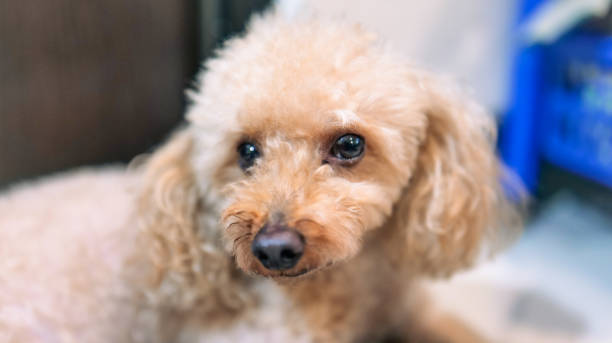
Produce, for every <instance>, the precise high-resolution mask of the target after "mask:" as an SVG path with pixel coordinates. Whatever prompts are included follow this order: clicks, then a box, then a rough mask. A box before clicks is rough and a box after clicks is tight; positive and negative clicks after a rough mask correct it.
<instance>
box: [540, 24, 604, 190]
mask: <svg viewBox="0 0 612 343" xmlns="http://www.w3.org/2000/svg"><path fill="white" fill-rule="evenodd" d="M544 60H545V61H547V63H546V64H545V68H544V72H545V83H544V85H545V86H544V89H543V96H544V98H545V100H544V102H543V104H542V108H541V116H540V118H539V125H538V127H539V131H540V135H539V136H538V140H539V141H538V144H537V145H538V146H539V150H540V153H541V154H542V157H544V158H545V159H547V160H549V161H550V162H552V163H554V164H557V165H559V166H561V167H564V168H566V169H569V170H571V171H573V172H575V173H578V174H580V175H583V176H585V177H587V178H590V179H593V180H595V181H598V182H601V183H603V184H605V185H607V186H609V187H612V37H602V36H586V35H573V36H569V37H566V38H565V39H563V40H561V41H559V42H557V43H556V44H555V45H553V46H551V47H549V48H548V49H547V51H546V52H545V53H544Z"/></svg>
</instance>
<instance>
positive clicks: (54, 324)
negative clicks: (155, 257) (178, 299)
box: [0, 168, 137, 342]
mask: <svg viewBox="0 0 612 343" xmlns="http://www.w3.org/2000/svg"><path fill="white" fill-rule="evenodd" d="M133 184H134V179H133V177H132V176H130V175H129V174H128V173H127V172H125V171H123V170H121V169H119V168H103V169H100V170H80V171H77V172H72V173H68V174H62V175H58V176H55V177H52V178H47V179H43V180H41V181H36V182H31V183H25V184H22V185H20V186H17V187H15V188H13V189H12V190H10V191H8V192H7V193H5V194H4V195H2V196H0V285H1V286H2V287H1V289H2V291H1V292H0V341H2V342H7V341H8V342H30V341H36V342H40V341H43V342H73V341H74V342H117V341H136V340H137V339H136V338H137V337H131V338H128V337H121V335H124V333H125V332H128V331H129V330H125V328H127V327H131V326H135V324H136V323H134V320H133V319H131V318H132V317H133V314H134V313H133V312H134V310H135V306H134V305H135V304H134V303H132V302H133V301H134V300H135V297H134V294H133V290H132V289H131V287H129V286H128V285H127V283H125V282H124V280H123V278H122V277H121V274H122V273H124V270H123V268H125V261H126V259H127V258H128V257H129V256H131V254H132V251H133V250H134V248H133V247H134V246H135V238H136V232H137V228H135V227H131V226H130V225H129V224H128V223H129V220H130V219H129V216H130V213H131V212H132V207H133V203H134V202H133V200H132V199H133V194H132V193H133V192H132V188H133V187H132V186H133ZM122 319H123V320H122ZM92 323H95V325H92ZM121 326H125V328H123V329H122V328H121Z"/></svg>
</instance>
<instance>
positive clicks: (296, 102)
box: [190, 29, 427, 276]
mask: <svg viewBox="0 0 612 343" xmlns="http://www.w3.org/2000/svg"><path fill="white" fill-rule="evenodd" d="M285 34H287V32H281V34H280V35H278V36H277V37H274V38H273V39H268V40H261V39H259V38H257V37H253V34H251V35H249V36H247V37H246V38H243V39H239V40H237V41H234V42H232V43H230V46H229V48H228V50H226V51H225V53H222V56H221V57H222V58H221V59H219V60H215V61H213V62H211V63H210V64H209V67H210V71H209V72H208V74H206V76H205V78H204V79H203V84H204V85H203V86H204V91H203V94H204V98H203V99H200V100H199V105H198V106H195V107H194V108H193V110H192V113H190V118H191V119H192V122H194V123H195V126H196V127H197V126H200V127H204V129H203V130H202V131H201V135H202V137H205V136H206V137H205V138H203V139H210V135H211V132H210V131H211V129H214V130H215V131H216V132H215V135H216V136H217V137H218V138H217V140H215V141H214V142H215V143H214V144H213V143H203V145H204V144H206V145H207V147H203V148H201V149H200V150H199V151H201V153H202V154H207V153H211V152H212V151H214V153H215V155H217V158H216V159H214V162H210V161H208V162H206V163H205V164H206V165H208V166H209V167H210V166H212V167H213V169H214V172H213V176H212V177H210V178H211V179H212V180H213V184H212V187H216V188H218V189H219V192H221V193H223V195H224V197H225V198H226V199H228V202H229V204H228V205H227V207H226V208H224V210H223V213H222V218H221V222H222V227H223V229H224V237H225V239H226V243H227V245H228V248H229V249H230V250H231V252H232V253H233V254H234V255H235V257H236V261H237V263H238V266H239V267H240V268H241V269H243V270H244V271H246V272H248V273H256V274H261V275H265V276H297V275H302V274H305V273H307V272H310V271H313V270H316V269H319V268H322V267H325V266H328V265H331V264H333V263H335V262H338V261H342V260H346V259H348V258H350V257H352V256H354V255H355V254H356V253H357V252H358V251H359V249H360V247H361V246H362V244H363V243H364V242H363V238H364V234H365V233H366V232H368V231H369V230H373V229H376V228H378V227H380V226H381V225H382V224H383V223H384V222H385V221H386V220H387V219H388V217H389V216H390V214H391V212H392V209H393V205H394V203H395V202H396V201H397V199H398V197H399V196H400V193H401V192H402V190H403V189H404V187H405V186H406V185H407V183H408V181H409V179H410V176H411V174H412V172H413V169H414V165H415V163H416V157H417V154H418V149H419V145H420V144H421V142H422V141H423V138H424V136H425V129H426V122H427V119H426V116H425V114H424V112H423V110H422V109H421V108H419V106H420V105H421V103H422V101H421V99H420V97H419V96H418V95H417V94H418V93H419V91H418V89H416V88H415V86H416V87H418V85H417V84H416V83H412V82H407V80H408V79H409V78H410V77H411V76H410V75H408V73H407V72H406V71H405V70H404V69H399V70H398V69H397V68H396V66H395V65H394V64H392V63H391V62H390V61H385V60H380V56H378V55H375V54H372V53H371V50H373V49H371V48H369V46H370V45H371V43H372V42H371V37H370V36H368V35H367V34H365V33H362V32H361V31H359V30H358V29H351V30H349V31H346V30H345V31H343V32H335V31H330V32H325V33H323V32H308V30H305V31H300V32H293V35H292V33H291V32H290V33H289V34H287V36H285ZM323 34H326V35H328V36H327V37H326V36H324V35H323ZM347 34H348V36H347ZM350 37H353V39H355V41H354V42H350V43H346V46H345V47H341V48H339V47H338V46H335V44H336V43H337V42H339V41H341V40H346V39H350ZM310 43H312V44H318V45H319V46H318V48H317V49H314V48H312V47H309V46H308V44H310ZM270 51H276V52H275V53H271V52H270ZM220 70H221V71H220ZM228 94H229V95H231V96H228ZM196 100H197V99H196ZM222 101H227V102H226V103H224V104H220V102H222ZM201 105H205V106H201ZM219 118H223V119H219ZM212 145H214V147H213V146H212ZM210 149H214V150H211V151H209V150H210ZM219 156H223V157H221V158H219ZM203 164H204V163H203Z"/></svg>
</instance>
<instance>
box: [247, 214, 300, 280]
mask: <svg viewBox="0 0 612 343" xmlns="http://www.w3.org/2000/svg"><path fill="white" fill-rule="evenodd" d="M251 251H253V255H255V257H257V259H259V261H260V262H261V264H263V266H264V267H266V268H268V269H273V270H284V269H290V268H292V267H293V266H295V265H296V264H297V263H298V261H299V260H300V257H302V253H303V252H304V237H303V236H302V235H301V234H300V233H299V232H297V231H295V230H293V229H290V228H287V227H284V226H278V225H274V226H267V225H266V226H264V227H263V228H262V229H261V230H260V231H259V233H258V234H257V235H255V239H253V244H252V245H251Z"/></svg>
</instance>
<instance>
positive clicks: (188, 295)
mask: <svg viewBox="0 0 612 343" xmlns="http://www.w3.org/2000/svg"><path fill="white" fill-rule="evenodd" d="M193 151H194V139H193V132H192V131H191V130H189V129H182V130H180V131H178V132H176V133H175V134H174V135H172V136H171V137H170V139H169V141H168V142H167V143H166V144H165V145H163V146H162V147H161V148H160V149H158V150H157V151H156V152H155V153H154V154H153V155H152V156H151V157H150V159H149V160H148V161H147V162H146V164H145V165H144V171H143V174H144V175H143V179H142V185H141V190H140V197H139V204H138V214H137V218H138V220H139V221H140V226H141V228H142V229H143V231H144V233H145V235H144V236H145V237H146V238H147V244H148V249H149V251H150V257H151V258H150V260H151V261H152V263H153V267H154V268H153V269H154V283H155V284H156V285H157V286H160V287H158V291H159V292H162V293H164V294H159V295H160V296H162V297H165V298H170V299H171V301H172V303H174V304H175V306H176V307H178V308H179V309H183V310H192V309H193V308H195V307H196V305H197V308H198V311H209V310H215V311H219V309H229V310H236V309H237V308H239V307H241V306H243V305H244V300H245V297H244V296H243V295H242V294H240V293H241V291H240V287H239V285H238V283H237V282H236V280H234V277H233V272H234V268H233V266H232V265H231V259H230V258H229V256H228V255H227V254H226V253H225V252H224V251H223V249H222V247H221V246H220V242H218V241H219V235H220V233H218V232H217V233H216V230H214V228H203V227H201V225H205V224H209V225H211V224H210V223H207V219H210V218H207V213H206V211H207V210H206V208H204V205H202V204H203V201H202V200H203V199H202V197H203V195H201V194H200V191H199V187H198V185H197V182H196V177H195V173H194V170H193V167H192V154H193ZM208 217H210V214H208ZM208 222H210V220H208ZM212 225H214V224H212ZM159 292H158V293H159ZM166 301H168V299H166ZM219 313H220V312H219Z"/></svg>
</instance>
